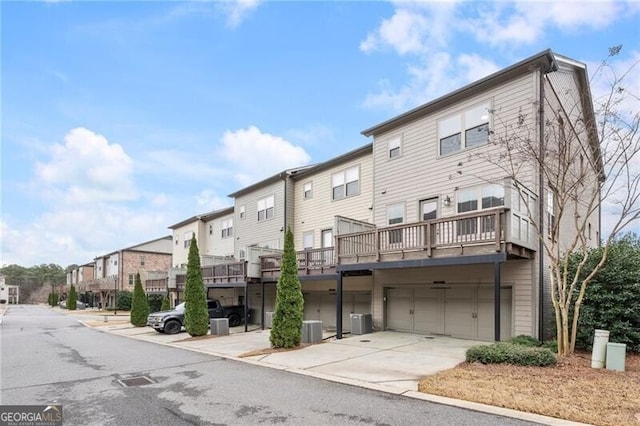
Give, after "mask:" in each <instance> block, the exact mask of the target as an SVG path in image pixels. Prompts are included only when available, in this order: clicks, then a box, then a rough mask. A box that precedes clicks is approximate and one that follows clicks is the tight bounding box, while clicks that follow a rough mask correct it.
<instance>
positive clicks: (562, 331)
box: [480, 46, 640, 356]
mask: <svg viewBox="0 0 640 426" xmlns="http://www.w3.org/2000/svg"><path fill="white" fill-rule="evenodd" d="M620 50H621V46H617V47H614V48H611V49H610V51H609V58H612V57H614V56H616V55H618V54H619V52H620ZM639 64H640V61H636V62H634V63H632V64H631V65H630V66H629V68H628V69H626V70H625V71H624V72H623V73H618V72H616V70H615V69H614V67H613V66H612V65H611V63H610V62H609V61H608V60H605V61H603V62H602V63H601V64H600V66H599V67H598V68H597V69H596V70H595V73H594V74H593V76H592V78H591V82H593V81H594V79H598V80H599V81H602V80H603V79H604V81H606V93H603V94H599V95H598V96H597V97H596V98H594V99H592V98H591V91H590V89H589V87H588V84H585V85H584V86H585V87H581V86H580V85H579V84H578V85H577V86H576V87H577V88H578V91H577V92H576V91H571V90H566V87H563V86H562V85H555V86H554V82H553V81H552V79H553V77H550V76H546V77H545V78H546V84H545V88H546V90H545V92H544V99H543V100H542V103H536V105H535V108H532V109H531V110H530V111H523V110H521V111H520V113H519V115H518V117H517V119H515V120H514V119H513V117H509V118H507V117H501V114H500V113H501V111H500V110H499V108H498V109H496V110H494V111H492V113H493V117H494V128H495V129H499V130H495V132H492V134H491V136H490V143H491V144H493V145H495V150H493V151H492V154H491V155H485V154H480V155H481V156H483V157H484V159H485V160H486V161H490V162H491V163H492V164H494V165H495V166H497V167H499V168H500V169H501V170H502V171H503V172H504V173H506V175H507V176H508V177H510V180H511V182H512V184H513V187H514V188H515V189H516V190H517V191H516V193H517V194H519V197H520V201H521V204H522V205H524V206H525V207H526V210H527V212H528V216H529V218H530V220H531V225H532V227H533V229H534V230H535V232H536V233H537V236H538V238H539V241H540V242H541V243H542V246H543V251H544V253H540V254H539V255H543V254H544V255H545V256H546V258H545V263H546V265H547V266H548V268H547V272H548V274H549V276H548V280H549V282H550V287H551V299H552V303H553V307H554V314H555V324H556V329H557V340H558V354H559V355H561V356H566V355H568V354H570V353H573V351H574V349H575V341H576V332H577V326H578V318H579V315H580V306H581V304H582V300H583V298H584V294H585V291H586V289H587V286H588V284H589V282H590V281H591V279H592V278H593V276H594V275H595V274H596V273H597V272H598V271H599V270H600V269H601V268H602V266H603V265H604V264H605V262H606V261H607V256H608V252H609V246H610V244H611V242H612V241H613V240H614V239H615V237H616V236H617V235H618V234H619V233H620V232H621V231H622V230H624V229H625V228H626V227H628V226H629V225H630V224H631V223H632V222H634V221H637V220H638V219H639V218H640V138H639V137H638V135H639V128H640V98H639V97H638V93H634V90H637V89H638V85H637V81H636V82H635V84H634V82H633V81H631V82H629V81H628V80H629V79H630V78H631V77H630V76H632V75H633V72H635V71H637V69H636V68H637V67H639V66H640V65H639ZM559 88H562V89H559ZM558 90H563V91H562V92H559V91H558ZM533 110H535V111H536V112H535V113H533V112H531V111H533ZM541 111H544V115H542V114H540V112H541ZM534 115H535V116H534ZM541 117H544V123H542V124H543V125H542V126H541V125H540V124H541V121H542V120H541ZM496 124H497V125H496ZM541 129H542V131H541ZM536 174H537V175H539V176H541V179H539V182H537V183H536V186H538V187H539V191H538V194H539V195H538V196H539V197H542V199H541V200H539V201H542V202H543V203H542V204H538V203H531V202H530V200H531V192H530V191H529V190H528V188H527V186H529V185H531V182H532V180H533V179H534V177H533V176H534V175H536ZM523 177H524V178H523ZM522 179H524V180H526V181H527V182H526V183H523V181H522ZM540 205H543V206H544V209H540V208H539V206H540ZM600 212H603V213H604V214H605V217H606V218H607V223H606V224H605V226H606V232H607V235H599V233H598V229H599V227H598V226H596V225H597V224H599V223H600ZM592 234H593V237H592ZM598 243H600V244H601V245H602V247H603V250H601V251H600V253H601V257H600V258H599V260H598V262H597V265H596V267H595V268H593V269H592V270H590V271H583V269H584V267H585V264H586V261H587V256H588V254H589V249H590V248H592V247H594V246H596V245H597V244H598ZM570 255H577V256H578V259H579V260H580V261H579V262H578V265H577V270H572V271H571V272H570V270H569V257H570ZM582 277H583V278H582Z"/></svg>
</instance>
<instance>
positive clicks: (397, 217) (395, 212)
mask: <svg viewBox="0 0 640 426" xmlns="http://www.w3.org/2000/svg"><path fill="white" fill-rule="evenodd" d="M387 223H388V224H389V225H399V224H401V223H404V203H398V204H393V205H390V206H388V207H387ZM401 242H402V229H395V230H392V231H389V243H390V244H396V243H401Z"/></svg>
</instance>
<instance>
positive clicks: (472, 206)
mask: <svg viewBox="0 0 640 426" xmlns="http://www.w3.org/2000/svg"><path fill="white" fill-rule="evenodd" d="M457 206H458V213H465V212H472V211H476V210H483V209H489V208H492V207H498V206H504V186H503V185H499V184H493V183H492V184H486V185H482V186H477V187H474V188H465V189H461V190H460V191H458V205H457ZM494 227H495V224H494V223H493V217H482V218H481V220H480V232H493V230H494ZM477 232H478V220H477V218H470V219H461V220H459V221H458V235H468V234H475V233H477Z"/></svg>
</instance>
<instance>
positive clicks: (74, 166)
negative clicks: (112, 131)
mask: <svg viewBox="0 0 640 426" xmlns="http://www.w3.org/2000/svg"><path fill="white" fill-rule="evenodd" d="M49 154H50V156H51V158H50V159H49V161H46V162H43V163H42V162H38V163H36V177H37V179H38V182H37V185H38V187H40V188H42V190H43V193H45V194H47V195H48V196H52V197H56V198H58V199H60V198H63V199H64V200H65V201H66V202H67V203H93V202H99V201H120V200H131V199H134V198H135V197H136V193H135V190H134V184H133V180H132V172H133V161H132V160H131V158H130V157H129V156H128V155H127V154H126V153H125V152H124V150H123V149H122V146H120V145H118V144H111V143H109V141H108V140H107V139H106V138H105V137H104V136H102V135H99V134H96V133H94V132H92V131H91V130H88V129H85V128H81V127H80V128H76V129H73V130H71V131H70V132H69V133H67V135H66V136H65V138H64V144H55V145H54V146H53V147H51V149H50V151H49Z"/></svg>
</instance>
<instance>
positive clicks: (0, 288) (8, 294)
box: [0, 275, 20, 305]
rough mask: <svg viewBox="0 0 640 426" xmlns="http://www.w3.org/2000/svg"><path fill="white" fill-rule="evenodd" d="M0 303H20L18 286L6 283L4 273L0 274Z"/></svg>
mask: <svg viewBox="0 0 640 426" xmlns="http://www.w3.org/2000/svg"><path fill="white" fill-rule="evenodd" d="M0 303H2V304H4V303H8V304H9V305H17V304H18V303H20V287H19V286H17V285H8V284H7V277H5V276H4V275H0Z"/></svg>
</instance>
